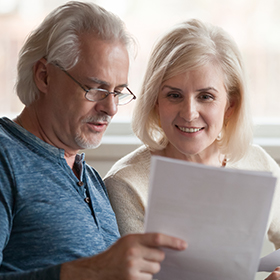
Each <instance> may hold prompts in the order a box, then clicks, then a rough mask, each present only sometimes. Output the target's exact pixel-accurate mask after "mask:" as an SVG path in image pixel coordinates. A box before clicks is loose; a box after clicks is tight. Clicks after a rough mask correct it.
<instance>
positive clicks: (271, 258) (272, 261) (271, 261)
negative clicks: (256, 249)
mask: <svg viewBox="0 0 280 280" xmlns="http://www.w3.org/2000/svg"><path fill="white" fill-rule="evenodd" d="M277 266H280V249H278V250H276V251H274V252H272V253H271V254H269V255H267V256H265V257H263V258H261V260H260V264H259V271H267V272H272V271H273V270H274V269H275V268H276V267H277Z"/></svg>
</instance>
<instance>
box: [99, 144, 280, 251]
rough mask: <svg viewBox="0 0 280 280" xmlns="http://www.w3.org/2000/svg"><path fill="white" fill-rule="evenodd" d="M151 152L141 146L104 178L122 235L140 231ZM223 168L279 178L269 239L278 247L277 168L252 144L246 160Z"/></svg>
mask: <svg viewBox="0 0 280 280" xmlns="http://www.w3.org/2000/svg"><path fill="white" fill-rule="evenodd" d="M150 159H151V153H150V151H149V149H148V148H147V147H145V146H141V147H140V148H138V149H136V150H135V151H133V152H131V153H130V154H128V155H126V156H125V157H123V158H122V159H120V160H119V161H117V162H116V163H115V164H114V165H113V166H112V168H111V169H110V171H109V172H108V173H107V175H106V176H105V178H104V181H105V185H106V187H107V190H108V194H109V198H110V200H111V203H112V207H113V209H114V211H115V213H116V217H117V222H118V226H119V230H120V233H121V235H125V234H128V233H136V232H143V224H144V215H145V209H146V207H147V199H148V186H149V175H150ZM226 168H237V169H247V170H256V171H270V172H272V173H273V175H274V176H276V177H277V178H278V180H277V181H278V182H277V188H276V192H275V196H274V203H273V207H272V211H271V215H270V221H271V222H270V225H269V230H268V237H269V239H270V241H271V242H273V243H274V245H275V247H276V248H277V249H278V248H280V168H279V166H278V164H277V163H276V162H275V161H274V160H273V159H272V158H271V157H270V156H269V155H268V154H267V153H266V152H265V151H264V150H263V149H262V148H261V147H259V146H257V145H252V146H251V147H250V149H249V151H248V154H247V156H246V157H244V158H243V159H241V160H240V161H238V162H236V163H234V164H231V163H230V162H228V163H227V165H226ZM264 187H265V186H264Z"/></svg>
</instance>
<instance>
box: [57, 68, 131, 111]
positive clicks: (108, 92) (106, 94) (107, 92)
mask: <svg viewBox="0 0 280 280" xmlns="http://www.w3.org/2000/svg"><path fill="white" fill-rule="evenodd" d="M54 65H55V66H57V67H58V68H59V69H60V70H61V71H63V72H64V73H65V74H66V75H67V76H68V77H69V78H70V79H72V80H73V81H74V82H75V83H76V84H77V85H78V86H80V88H81V89H83V90H84V91H85V98H86V100H88V101H91V102H98V101H101V100H104V99H105V98H106V97H108V96H109V95H110V94H113V95H114V97H115V96H118V95H121V94H122V93H121V92H115V91H113V92H110V91H108V90H106V89H101V88H90V89H86V88H85V87H84V86H83V85H82V84H81V83H80V82H79V81H77V80H76V79H75V78H74V77H73V76H72V75H71V74H70V73H69V72H68V71H66V70H65V69H64V68H63V67H62V66H60V65H59V64H57V63H56V64H54ZM125 88H126V89H127V90H128V92H129V93H130V94H131V99H130V100H129V101H127V102H126V103H123V104H119V103H118V104H117V105H118V106H123V105H126V104H128V103H130V102H131V101H132V100H135V99H136V96H135V94H134V93H133V92H132V91H131V90H130V89H129V88H128V87H125ZM91 90H97V91H100V92H103V93H105V97H103V98H102V99H99V100H91V99H89V98H88V97H87V94H88V92H89V91H91Z"/></svg>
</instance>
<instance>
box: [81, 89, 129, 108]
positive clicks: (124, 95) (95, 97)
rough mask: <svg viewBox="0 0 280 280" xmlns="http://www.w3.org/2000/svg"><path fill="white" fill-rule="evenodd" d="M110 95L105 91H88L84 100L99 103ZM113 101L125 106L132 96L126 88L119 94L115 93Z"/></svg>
mask: <svg viewBox="0 0 280 280" xmlns="http://www.w3.org/2000/svg"><path fill="white" fill-rule="evenodd" d="M109 94H114V93H111V92H109V91H107V90H105V89H90V90H89V91H87V93H86V98H87V100H89V101H100V100H103V99H105V98H106V97H107V96H108V95H109ZM115 94H116V95H115V100H116V103H117V104H118V105H125V104H127V103H129V102H130V101H131V100H132V99H134V96H133V95H132V94H131V93H130V92H129V90H128V89H127V88H124V89H123V90H122V91H121V92H115Z"/></svg>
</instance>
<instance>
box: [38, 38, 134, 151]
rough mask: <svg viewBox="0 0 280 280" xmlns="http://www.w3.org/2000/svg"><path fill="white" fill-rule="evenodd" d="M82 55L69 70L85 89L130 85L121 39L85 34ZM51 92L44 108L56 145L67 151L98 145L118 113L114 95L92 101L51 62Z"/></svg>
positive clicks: (109, 88)
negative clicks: (128, 83)
mask: <svg viewBox="0 0 280 280" xmlns="http://www.w3.org/2000/svg"><path fill="white" fill-rule="evenodd" d="M80 38H81V42H82V44H81V55H80V60H79V62H78V63H77V64H76V65H75V67H73V68H71V69H70V70H68V71H67V72H68V73H69V74H70V75H71V76H72V77H74V78H75V79H76V80H77V81H78V82H79V83H80V84H81V85H82V86H83V87H84V88H85V89H90V88H101V89H106V90H108V91H110V92H113V91H120V90H121V89H122V88H123V87H124V86H125V85H127V77H128V69H129V57H128V52H127V49H126V47H125V46H124V45H123V44H121V43H119V42H107V41H102V40H100V39H96V38H95V37H94V36H92V35H88V34H87V35H82V36H81V37H80ZM48 68H49V76H48V79H49V80H48V93H47V94H45V95H44V101H43V104H44V110H45V114H44V115H45V116H46V118H50V119H48V120H47V122H48V123H49V124H51V127H49V129H50V130H51V131H50V132H51V134H52V137H53V139H54V140H52V141H55V143H54V145H55V146H57V147H61V148H63V149H65V150H67V149H68V150H70V151H71V150H79V149H84V148H95V147H97V146H98V145H99V144H100V141H101V139H102V136H103V134H104V132H105V130H106V128H107V126H108V124H109V122H110V121H111V118H112V117H113V116H114V115H115V114H116V112H117V104H116V98H114V96H113V95H112V94H110V95H109V96H107V97H106V98H105V99H103V100H101V101H97V102H92V101H88V100H87V99H86V98H85V91H84V90H83V89H82V88H81V87H80V86H79V85H78V84H77V83H75V82H74V81H73V80H72V79H71V78H70V77H69V76H68V75H67V74H66V73H65V72H63V71H62V70H61V69H60V68H59V67H56V66H54V65H48Z"/></svg>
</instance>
